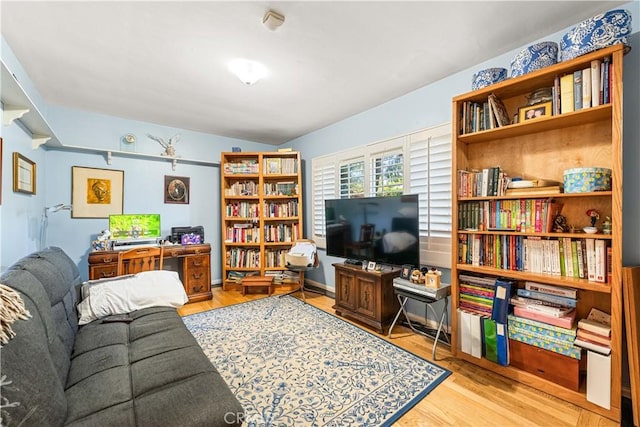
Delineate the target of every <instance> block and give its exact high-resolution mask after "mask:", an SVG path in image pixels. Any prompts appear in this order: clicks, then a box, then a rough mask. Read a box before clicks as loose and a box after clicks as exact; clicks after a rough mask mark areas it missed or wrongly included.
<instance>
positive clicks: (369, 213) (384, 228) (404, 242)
mask: <svg viewBox="0 0 640 427" xmlns="http://www.w3.org/2000/svg"><path fill="white" fill-rule="evenodd" d="M324 206H325V219H326V240H327V255H331V256H335V257H342V258H349V259H357V260H366V261H374V262H376V263H381V264H392V265H403V264H412V265H415V266H418V265H420V234H419V227H418V196H417V195H414V194H410V195H402V196H388V197H365V198H358V199H330V200H325V205H324Z"/></svg>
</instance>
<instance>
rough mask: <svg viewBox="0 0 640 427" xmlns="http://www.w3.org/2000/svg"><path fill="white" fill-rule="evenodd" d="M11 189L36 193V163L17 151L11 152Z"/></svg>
mask: <svg viewBox="0 0 640 427" xmlns="http://www.w3.org/2000/svg"><path fill="white" fill-rule="evenodd" d="M13 191H15V192H19V193H27V194H36V164H35V162H32V161H31V160H29V159H27V158H26V157H25V156H23V155H22V154H20V153H18V152H17V151H14V152H13Z"/></svg>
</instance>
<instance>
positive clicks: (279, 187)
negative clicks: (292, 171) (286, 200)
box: [263, 181, 298, 196]
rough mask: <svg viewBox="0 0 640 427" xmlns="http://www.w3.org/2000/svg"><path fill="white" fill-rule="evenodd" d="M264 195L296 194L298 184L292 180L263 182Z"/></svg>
mask: <svg viewBox="0 0 640 427" xmlns="http://www.w3.org/2000/svg"><path fill="white" fill-rule="evenodd" d="M263 189H264V192H263V194H264V195H265V196H296V195H297V194H298V184H296V183H295V182H293V181H286V182H265V183H264V187H263Z"/></svg>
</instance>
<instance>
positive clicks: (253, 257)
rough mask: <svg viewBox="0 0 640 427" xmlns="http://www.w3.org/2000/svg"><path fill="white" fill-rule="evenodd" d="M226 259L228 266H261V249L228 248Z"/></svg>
mask: <svg viewBox="0 0 640 427" xmlns="http://www.w3.org/2000/svg"><path fill="white" fill-rule="evenodd" d="M225 260H226V266H227V268H260V265H261V264H260V249H255V248H228V249H227V251H226V257H225Z"/></svg>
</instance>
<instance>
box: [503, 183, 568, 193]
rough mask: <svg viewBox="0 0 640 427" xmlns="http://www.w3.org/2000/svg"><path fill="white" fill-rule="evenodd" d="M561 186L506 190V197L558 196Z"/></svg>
mask: <svg viewBox="0 0 640 427" xmlns="http://www.w3.org/2000/svg"><path fill="white" fill-rule="evenodd" d="M561 192H562V186H560V185H549V186H546V187H524V188H507V192H506V194H507V196H530V195H532V194H559V193H561Z"/></svg>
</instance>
